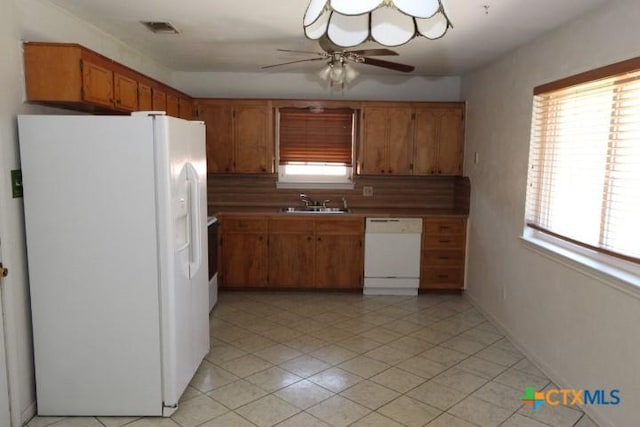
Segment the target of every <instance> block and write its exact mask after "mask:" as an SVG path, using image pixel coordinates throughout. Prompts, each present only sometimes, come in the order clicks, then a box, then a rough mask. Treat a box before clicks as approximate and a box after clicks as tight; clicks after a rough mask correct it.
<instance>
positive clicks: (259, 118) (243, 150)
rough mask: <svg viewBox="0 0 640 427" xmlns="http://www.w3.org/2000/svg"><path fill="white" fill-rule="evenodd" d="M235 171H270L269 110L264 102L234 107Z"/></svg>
mask: <svg viewBox="0 0 640 427" xmlns="http://www.w3.org/2000/svg"><path fill="white" fill-rule="evenodd" d="M233 113H234V118H233V127H234V134H235V141H234V142H235V164H234V171H235V172H243V173H267V172H271V168H270V167H268V165H269V164H270V163H271V152H272V151H271V145H272V144H271V143H270V138H269V129H270V126H269V124H270V117H271V115H270V110H269V108H268V105H267V103H266V102H264V103H263V102H258V103H256V104H238V105H236V106H235V107H234V112H233Z"/></svg>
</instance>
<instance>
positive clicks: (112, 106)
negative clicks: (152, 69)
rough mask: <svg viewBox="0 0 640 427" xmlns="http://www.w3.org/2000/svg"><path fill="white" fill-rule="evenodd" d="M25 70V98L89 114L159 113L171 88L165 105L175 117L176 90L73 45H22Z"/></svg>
mask: <svg viewBox="0 0 640 427" xmlns="http://www.w3.org/2000/svg"><path fill="white" fill-rule="evenodd" d="M24 73H25V86H26V93H27V101H28V102H37V103H42V104H47V105H52V106H56V107H61V108H68V109H72V110H79V111H88V112H109V113H123V112H131V111H137V110H143V111H149V110H152V109H153V110H163V111H164V110H166V109H167V108H168V107H167V100H166V92H167V90H170V91H173V92H174V93H176V98H175V100H172V99H170V106H169V107H170V108H171V111H172V113H174V114H173V115H175V116H176V117H178V115H179V110H180V109H179V106H178V99H177V93H179V92H177V91H175V90H173V89H170V88H168V87H167V86H165V85H163V84H162V83H159V82H156V81H154V80H153V79H151V78H149V77H146V76H144V75H143V74H140V73H138V72H137V71H134V70H132V69H130V68H128V67H126V66H124V65H122V64H119V63H117V62H115V61H113V60H111V59H109V58H107V57H105V56H103V55H100V54H98V53H96V52H94V51H92V50H89V49H86V48H84V47H82V46H80V45H78V44H72V43H40V42H27V43H24ZM152 87H153V88H154V89H153V90H152V89H151V88H152ZM171 102H173V103H172V104H171Z"/></svg>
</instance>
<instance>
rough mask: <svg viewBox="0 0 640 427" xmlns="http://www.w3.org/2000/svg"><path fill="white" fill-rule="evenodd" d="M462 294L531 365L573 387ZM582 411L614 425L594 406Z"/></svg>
mask: <svg viewBox="0 0 640 427" xmlns="http://www.w3.org/2000/svg"><path fill="white" fill-rule="evenodd" d="M464 295H465V296H466V297H467V298H468V299H469V301H470V302H471V304H473V306H474V307H475V308H476V309H478V310H480V312H481V313H482V314H483V315H484V316H485V317H486V318H487V319H488V320H489V321H490V322H491V323H492V324H493V326H495V327H496V328H498V329H499V330H500V331H501V332H502V333H503V334H504V335H505V336H506V337H507V338H509V341H511V343H512V344H513V345H514V346H515V347H516V348H517V349H518V350H519V351H520V352H521V353H522V354H524V355H525V356H526V357H527V359H529V361H530V362H531V363H533V365H534V366H535V367H536V368H538V369H539V370H540V371H542V373H544V374H545V375H546V376H547V378H549V379H550V380H551V381H553V383H554V384H556V385H557V386H558V387H560V388H567V389H573V388H575V387H572V386H571V384H570V383H569V381H567V380H566V379H565V378H564V377H563V376H562V375H561V374H560V373H559V372H557V371H556V370H554V369H553V368H552V367H550V366H548V365H547V364H545V363H544V362H542V361H541V360H540V359H539V358H538V357H537V356H536V355H535V354H533V353H532V352H531V351H529V349H528V348H527V347H526V346H525V345H524V344H523V343H522V342H520V341H519V340H518V339H517V338H516V337H514V336H513V335H512V334H511V333H510V331H509V329H508V328H507V327H506V326H505V325H503V324H502V323H501V322H500V321H498V319H496V318H495V317H494V316H493V315H492V314H491V313H489V312H488V311H486V310H485V309H483V308H482V306H481V305H480V303H479V302H478V301H476V300H475V299H474V298H473V296H472V295H471V294H470V293H469V292H465V293H464ZM581 409H582V411H583V412H584V413H585V414H587V415H588V416H589V417H590V418H591V419H592V420H593V421H594V422H596V423H597V424H598V425H599V426H600V427H616V426H615V425H613V424H612V423H611V421H609V420H608V419H607V418H606V417H604V416H603V415H602V414H601V413H600V412H599V411H598V410H597V407H595V406H586V407H582V408H581Z"/></svg>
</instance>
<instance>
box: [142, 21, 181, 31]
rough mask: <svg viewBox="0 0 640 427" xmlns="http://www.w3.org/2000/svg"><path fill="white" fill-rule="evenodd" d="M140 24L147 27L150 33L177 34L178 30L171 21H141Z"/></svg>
mask: <svg viewBox="0 0 640 427" xmlns="http://www.w3.org/2000/svg"><path fill="white" fill-rule="evenodd" d="M141 23H142V25H144V26H145V27H147V28H148V29H149V31H151V32H152V33H160V34H179V33H180V31H178V29H177V28H176V27H174V26H173V24H172V23H171V22H156V21H142V22H141Z"/></svg>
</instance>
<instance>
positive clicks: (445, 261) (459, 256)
mask: <svg viewBox="0 0 640 427" xmlns="http://www.w3.org/2000/svg"><path fill="white" fill-rule="evenodd" d="M422 263H423V265H425V266H430V267H463V266H464V251H461V250H432V251H425V252H424V253H423V254H422Z"/></svg>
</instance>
